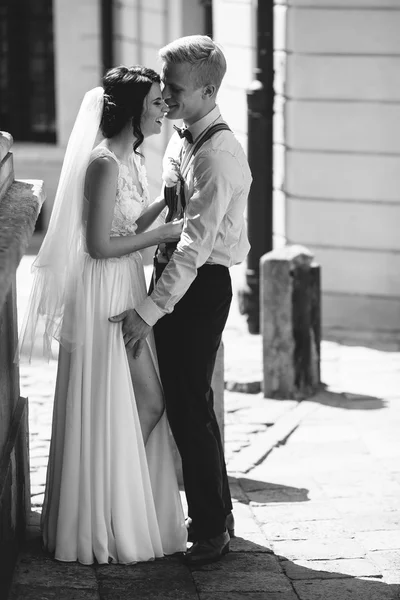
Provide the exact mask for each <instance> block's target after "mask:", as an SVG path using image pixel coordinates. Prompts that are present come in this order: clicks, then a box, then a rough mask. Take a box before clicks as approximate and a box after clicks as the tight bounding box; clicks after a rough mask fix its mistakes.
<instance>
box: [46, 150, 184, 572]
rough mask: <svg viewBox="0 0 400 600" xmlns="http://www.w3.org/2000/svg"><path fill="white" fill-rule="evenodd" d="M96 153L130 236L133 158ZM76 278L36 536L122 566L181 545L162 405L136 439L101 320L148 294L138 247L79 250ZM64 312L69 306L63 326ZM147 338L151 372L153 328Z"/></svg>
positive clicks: (118, 338) (77, 555) (63, 555)
mask: <svg viewBox="0 0 400 600" xmlns="http://www.w3.org/2000/svg"><path fill="white" fill-rule="evenodd" d="M99 156H111V157H113V158H114V159H115V160H116V162H117V163H118V167H119V176H118V185H117V197H116V203H115V210H114V218H113V223H112V232H111V235H113V236H121V235H132V234H134V233H135V230H136V220H137V218H138V217H139V216H140V215H141V213H142V211H143V209H144V208H145V207H146V206H148V203H149V197H148V191H147V181H146V176H145V172H144V167H143V166H142V165H141V162H140V157H137V156H136V155H133V160H132V165H131V167H132V168H131V169H128V168H127V167H126V166H125V165H123V164H122V163H120V162H119V161H118V159H117V158H116V156H115V155H114V154H113V153H112V152H111V151H109V150H108V149H107V148H105V147H98V148H96V149H95V150H94V151H93V152H92V154H91V161H92V160H94V159H95V158H97V157H99ZM135 179H136V183H137V184H138V185H136V184H135ZM140 188H141V189H140ZM83 281H84V313H83V314H84V318H83V321H84V322H83V323H82V322H80V323H77V324H76V325H77V326H78V327H81V328H83V330H84V343H83V345H80V346H78V347H77V348H76V349H75V350H74V351H73V352H71V353H69V352H67V351H66V350H65V349H63V348H62V347H60V354H59V363H58V375H57V384H56V392H55V401H54V413H53V426H52V438H51V446H50V457H49V465H48V471H47V482H46V493H45V500H44V505H43V512H42V532H43V540H44V544H45V546H46V548H47V549H48V550H49V551H51V552H53V553H54V555H55V558H56V559H58V560H62V561H76V560H78V561H79V562H81V563H84V564H92V563H93V562H95V561H97V562H98V563H108V562H114V563H123V564H129V563H134V562H137V561H147V560H152V559H154V558H156V557H161V556H163V555H165V554H172V553H174V552H179V551H185V550H186V538H187V533H186V527H185V522H184V515H183V510H182V506H181V500H180V495H179V490H178V485H177V479H176V474H175V469H174V463H173V458H172V450H171V439H172V438H171V434H170V431H169V427H168V423H167V418H166V413H165V412H164V414H163V416H162V418H161V419H160V421H159V422H158V424H157V425H156V427H155V428H154V430H153V431H152V433H151V435H150V438H149V440H148V443H147V445H146V447H144V443H143V438H142V433H141V428H140V423H139V417H138V412H137V407H136V402H135V394H134V390H133V386H132V381H131V376H130V371H129V366H128V359H127V355H126V350H125V346H124V341H123V337H122V331H121V323H116V324H115V323H110V322H109V321H108V317H110V316H112V315H117V314H119V313H121V312H122V311H124V310H125V309H127V308H134V307H135V305H137V304H138V303H139V302H141V301H142V299H143V298H144V297H145V296H146V285H145V278H144V271H143V265H142V259H141V255H140V253H138V252H135V253H133V254H130V255H128V256H124V257H122V258H113V259H107V260H106V259H103V260H95V259H92V258H91V257H90V256H89V254H87V253H85V258H84V266H83ZM78 312H79V313H80V314H81V311H77V313H78ZM71 319H74V306H71V307H69V309H68V311H66V314H65V315H64V325H65V326H67V327H70V326H71ZM148 344H149V346H150V351H151V355H152V358H153V362H154V365H155V369H156V372H157V373H158V367H157V360H156V355H155V350H154V341H153V337H152V335H150V336H149V337H148Z"/></svg>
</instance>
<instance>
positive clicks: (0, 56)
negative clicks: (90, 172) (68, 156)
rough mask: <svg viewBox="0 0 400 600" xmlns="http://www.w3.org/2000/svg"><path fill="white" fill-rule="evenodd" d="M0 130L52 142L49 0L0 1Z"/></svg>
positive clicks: (52, 72)
mask: <svg viewBox="0 0 400 600" xmlns="http://www.w3.org/2000/svg"><path fill="white" fill-rule="evenodd" d="M0 129H3V130H4V131H9V132H10V133H11V135H12V136H13V137H14V139H15V140H16V141H29V142H47V143H55V142H56V127H55V90H54V51H53V4H52V0H0Z"/></svg>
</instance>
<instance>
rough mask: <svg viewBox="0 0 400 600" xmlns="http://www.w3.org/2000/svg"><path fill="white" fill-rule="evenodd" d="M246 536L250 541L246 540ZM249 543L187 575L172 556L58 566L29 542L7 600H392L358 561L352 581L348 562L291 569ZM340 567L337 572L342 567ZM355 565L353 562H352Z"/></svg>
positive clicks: (393, 593) (393, 594) (235, 543)
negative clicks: (130, 563) (216, 561)
mask: <svg viewBox="0 0 400 600" xmlns="http://www.w3.org/2000/svg"><path fill="white" fill-rule="evenodd" d="M249 537H251V536H249ZM246 538H247V536H246V535H244V536H243V537H237V538H235V539H233V540H232V541H231V552H230V553H229V554H228V555H227V556H226V557H224V558H223V560H221V561H220V562H219V563H215V564H212V565H206V566H203V567H198V568H192V569H189V568H187V567H186V566H185V565H184V564H182V561H181V558H180V557H178V556H173V557H168V558H164V559H158V560H156V561H154V562H149V563H138V564H136V565H128V566H124V565H92V566H84V565H80V564H78V563H60V562H57V561H55V560H53V559H52V558H50V557H49V556H47V555H46V554H45V553H44V552H43V551H42V550H41V547H40V540H39V538H37V537H36V538H34V539H32V540H31V541H30V542H28V543H27V545H26V548H25V551H24V552H23V553H22V554H21V557H20V561H19V564H18V566H17V569H16V572H15V576H14V585H13V588H12V592H11V594H10V596H9V600H44V599H46V600H56V599H57V600H98V599H99V597H100V598H101V600H132V599H140V600H243V598H248V599H249V600H266V599H268V600H321V599H323V600H329V599H332V600H339V599H340V600H395V599H396V598H398V597H399V589H400V586H399V585H389V584H386V583H383V582H382V581H379V578H380V577H381V576H380V573H379V570H378V569H376V568H374V565H373V564H372V563H371V562H369V561H368V560H366V559H359V564H358V565H357V568H358V573H357V577H355V576H354V575H351V574H349V573H348V572H346V567H345V565H346V561H345V560H342V561H341V560H335V561H323V568H321V564H322V563H321V561H308V564H307V566H303V565H301V564H296V563H295V562H293V561H291V560H288V559H287V558H285V556H277V555H274V554H273V553H272V550H271V548H270V545H269V543H268V542H267V540H266V541H265V544H256V543H253V542H252V541H251V540H250V539H246ZM341 563H343V568H341ZM353 563H354V561H353Z"/></svg>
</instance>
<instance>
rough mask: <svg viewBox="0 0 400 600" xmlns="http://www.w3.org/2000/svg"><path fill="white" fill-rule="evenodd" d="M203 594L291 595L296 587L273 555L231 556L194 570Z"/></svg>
mask: <svg viewBox="0 0 400 600" xmlns="http://www.w3.org/2000/svg"><path fill="white" fill-rule="evenodd" d="M192 576H193V579H194V581H195V583H196V587H197V590H198V591H199V593H201V592H225V591H226V592H243V593H245V592H290V591H292V586H291V584H290V583H289V581H288V579H287V577H286V576H285V575H284V574H283V572H282V570H281V567H280V565H279V562H278V560H277V558H276V557H275V556H272V555H270V554H250V555H249V554H247V553H243V554H242V553H231V554H228V555H227V556H226V557H225V558H224V560H223V561H220V562H219V563H216V564H214V565H207V566H205V567H203V568H201V569H200V568H199V569H192Z"/></svg>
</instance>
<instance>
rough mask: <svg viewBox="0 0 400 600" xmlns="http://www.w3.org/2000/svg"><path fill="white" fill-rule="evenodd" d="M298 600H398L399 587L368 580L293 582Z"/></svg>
mask: <svg viewBox="0 0 400 600" xmlns="http://www.w3.org/2000/svg"><path fill="white" fill-rule="evenodd" d="M293 586H294V589H295V591H296V593H297V594H298V597H299V599H300V600H398V598H399V586H396V585H388V584H386V583H382V582H380V581H371V580H368V579H355V578H354V579H343V580H338V579H335V580H321V581H294V582H293Z"/></svg>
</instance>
